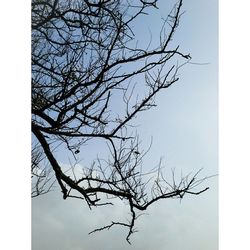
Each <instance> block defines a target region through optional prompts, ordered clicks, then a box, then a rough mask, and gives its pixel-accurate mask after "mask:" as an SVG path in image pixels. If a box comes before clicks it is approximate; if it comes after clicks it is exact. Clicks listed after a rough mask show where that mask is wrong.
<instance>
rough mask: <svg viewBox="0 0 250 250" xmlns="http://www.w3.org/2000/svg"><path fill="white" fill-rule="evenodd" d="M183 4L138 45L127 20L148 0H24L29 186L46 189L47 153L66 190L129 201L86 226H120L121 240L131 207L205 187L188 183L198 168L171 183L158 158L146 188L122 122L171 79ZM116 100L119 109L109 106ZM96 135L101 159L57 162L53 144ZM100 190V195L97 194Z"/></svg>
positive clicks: (94, 199) (69, 145) (91, 200)
mask: <svg viewBox="0 0 250 250" xmlns="http://www.w3.org/2000/svg"><path fill="white" fill-rule="evenodd" d="M181 6H182V0H180V1H178V2H177V4H176V5H175V6H174V8H173V10H172V11H171V13H170V14H169V16H168V17H167V18H166V20H165V21H164V23H163V27H162V30H161V33H160V40H159V44H158V46H156V47H155V48H154V49H149V47H148V48H146V49H145V48H141V47H139V46H138V43H137V42H136V34H134V32H133V25H134V23H135V20H136V19H138V18H140V16H142V15H146V14H147V13H148V11H149V10H150V9H152V8H157V1H156V0H152V1H142V0H136V1H132V0H72V1H67V0H47V1H41V0H33V1H32V133H33V140H34V145H36V146H34V147H33V150H32V173H33V176H36V178H35V179H36V182H35V183H34V186H33V188H34V189H33V193H32V194H33V196H36V195H39V194H42V193H46V192H47V191H48V190H49V189H50V186H49V188H48V189H46V188H45V184H46V183H47V181H48V178H50V177H48V175H47V174H48V172H47V170H45V169H44V170H43V169H41V167H40V166H41V163H43V164H44V162H47V163H49V166H50V167H51V169H52V170H53V175H54V176H55V180H56V182H57V183H58V184H59V186H60V188H61V191H62V193H63V198H64V199H66V198H68V197H71V198H80V199H84V200H85V201H86V203H87V204H88V206H89V207H90V208H91V207H93V206H102V205H109V204H111V202H110V200H109V198H110V197H117V198H120V199H123V200H124V201H126V202H127V204H128V206H129V208H130V212H131V220H130V221H129V222H128V223H123V222H112V223H111V224H110V225H107V226H104V227H102V228H100V229H96V230H94V232H96V231H100V230H103V229H109V228H110V227H112V226H114V225H121V226H126V227H128V228H129V232H128V235H127V241H128V242H129V238H130V236H131V234H132V233H133V232H134V224H135V220H136V218H137V216H138V215H137V212H138V211H144V210H146V209H147V208H148V207H149V206H150V205H151V204H153V203H154V202H156V201H158V200H160V199H166V198H183V196H184V195H185V194H200V193H201V192H204V191H205V190H206V189H203V190H199V191H197V192H195V191H192V190H193V188H194V187H196V185H197V184H199V182H200V181H199V180H198V179H197V176H196V175H194V176H186V177H185V178H182V179H181V181H180V182H179V183H178V184H176V183H175V182H174V181H173V183H171V184H170V183H169V182H167V181H166V180H165V179H164V176H163V174H162V172H161V168H160V167H159V168H158V170H157V171H156V176H157V177H156V179H155V181H153V185H152V188H151V189H149V187H148V184H149V182H151V183H152V181H151V179H150V181H147V180H146V179H145V176H148V175H145V174H143V173H142V171H141V166H142V159H143V156H144V154H145V152H143V150H140V149H139V140H138V136H137V135H135V134H134V133H133V131H132V130H131V127H130V126H132V125H133V120H134V118H135V117H136V116H137V115H138V114H139V113H141V112H142V111H145V110H148V109H150V108H151V107H154V106H155V96H156V95H157V93H158V92H160V91H162V90H164V89H167V88H169V87H170V86H171V85H172V84H174V83H175V82H177V81H178V77H177V72H178V69H179V66H178V64H177V63H176V61H177V59H178V58H179V60H184V62H185V61H188V60H189V59H190V55H189V54H183V53H182V52H180V51H179V47H178V46H177V47H174V48H171V40H172V39H173V35H174V33H175V31H176V29H177V27H178V24H179V19H180V16H181V14H182V13H181ZM167 25H168V26H167ZM176 58H177V59H176ZM136 79H137V80H139V81H140V89H143V86H144V90H145V93H146V94H145V96H142V95H141V94H140V95H138V96H137V95H136V93H135V88H136V87H135V86H136V85H135V82H136ZM130 86H132V87H130ZM115 107H119V108H120V107H123V110H120V112H119V113H116V112H114V109H115ZM100 139H101V140H104V141H106V143H107V147H108V150H109V155H110V156H109V157H107V159H99V158H98V159H96V160H95V161H94V162H93V164H92V165H91V166H88V167H86V168H84V169H83V173H82V176H80V177H79V176H77V175H74V176H69V175H67V173H66V172H65V171H63V169H62V166H61V164H60V162H59V160H58V159H57V156H56V153H55V151H54V148H55V147H56V146H55V145H59V144H60V145H64V146H65V148H66V149H67V151H68V152H70V153H71V154H72V155H73V156H74V157H76V156H77V155H78V154H79V153H80V152H81V150H82V147H83V146H84V145H86V143H87V142H88V141H92V142H94V141H95V140H100ZM39 163H40V164H39ZM39 169H40V170H39ZM46 169H47V168H46ZM148 174H149V175H150V173H148ZM103 194H105V195H106V198H107V199H104V200H103V197H104V196H103Z"/></svg>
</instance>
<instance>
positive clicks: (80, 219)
mask: <svg viewBox="0 0 250 250" xmlns="http://www.w3.org/2000/svg"><path fill="white" fill-rule="evenodd" d="M172 3H174V1H164V0H161V1H159V5H158V6H159V8H160V9H159V10H158V14H157V15H158V18H157V17H156V12H155V13H153V16H152V17H149V16H148V18H149V19H145V20H142V21H141V23H140V22H138V23H137V24H138V27H137V29H138V32H140V33H141V34H140V35H141V37H142V40H144V41H145V40H147V38H148V36H147V32H144V28H145V27H149V28H150V30H151V32H152V35H153V39H154V33H155V34H157V30H159V29H160V23H159V17H160V16H166V15H167V14H168V10H169V8H170V7H171V4H172ZM183 10H185V14H184V15H183V16H182V19H181V23H180V26H179V29H178V31H177V33H176V34H175V42H176V43H177V44H180V48H181V51H183V52H184V53H190V54H191V56H192V59H193V60H192V61H193V62H197V63H208V64H204V65H194V64H192V65H191V64H190V65H186V66H185V67H183V68H182V69H181V71H180V80H179V81H178V82H177V84H175V85H173V86H172V87H171V88H169V89H168V90H167V91H165V92H162V93H160V95H159V96H158V97H157V98H156V102H157V104H158V107H157V108H154V109H152V110H150V111H149V112H146V113H145V112H144V113H142V115H141V116H139V117H138V119H137V120H136V123H137V124H139V125H140V127H139V128H138V129H137V130H138V132H139V133H140V137H141V139H143V140H144V142H145V144H147V143H148V144H149V142H150V138H151V136H152V137H153V145H152V148H151V150H150V152H149V153H148V155H147V157H146V158H145V160H144V162H145V165H146V166H145V167H146V168H147V167H148V168H152V166H154V165H156V164H157V163H158V161H159V159H160V157H163V162H164V165H165V166H166V167H167V169H169V170H171V168H176V170H177V173H178V171H180V170H182V171H183V172H184V173H189V172H190V171H194V172H195V171H197V170H198V169H200V168H203V172H202V173H201V175H203V176H206V175H212V174H216V173H217V172H218V169H217V168H218V166H217V164H218V162H217V157H218V155H217V152H218V145H217V144H218V143H217V122H218V121H217V115H218V103H217V94H218V93H217V67H218V65H217V64H218V62H217V60H218V55H217V52H218V51H217V49H218V48H217V39H218V38H217V22H218V19H217V18H218V17H217V1H216V0H209V1H205V0H203V1H202V0H186V1H184V4H183ZM146 20H147V21H146ZM142 23H143V25H142ZM152 121H155V122H152ZM90 153H95V152H90ZM204 185H207V186H209V187H210V190H209V191H207V192H206V193H203V194H202V195H200V196H197V197H193V196H189V197H188V196H186V197H185V198H184V199H183V200H182V202H181V203H180V201H178V200H165V201H161V202H159V203H156V204H155V205H154V206H152V207H150V209H149V210H148V211H147V215H145V216H142V217H140V219H138V220H137V224H136V228H137V229H138V231H139V232H138V233H135V234H134V235H132V236H131V242H132V245H131V246H130V245H128V243H127V242H126V241H125V237H126V234H127V231H126V229H123V228H119V227H117V228H113V229H111V230H109V231H103V232H101V233H96V234H94V235H88V232H89V231H91V230H93V229H94V228H96V227H98V226H103V225H105V224H108V223H109V222H110V220H111V219H113V217H115V218H119V217H120V218H123V216H124V215H125V216H127V217H129V216H128V211H127V208H126V207H125V206H123V205H122V204H117V207H112V209H111V208H110V207H107V208H98V209H93V210H92V211H89V209H88V208H87V206H86V205H85V204H84V203H83V202H81V201H76V200H66V201H64V200H62V197H61V194H60V191H54V192H51V193H49V194H48V195H45V196H41V197H38V198H35V199H33V201H32V206H33V207H32V234H33V235H32V244H33V246H32V249H33V250H44V249H47V250H52V249H53V250H54V249H55V250H90V249H91V250H92V249H93V250H111V249H119V250H124V249H135V250H142V249H143V250H151V249H158V250H161V249H162V250H163V249H164V250H165V249H168V250H189V249H190V250H200V249H202V250H216V249H218V246H217V245H218V225H217V219H218V218H217V216H218V214H217V205H218V204H217V198H218V197H217V191H218V190H217V179H216V178H213V179H210V180H208V181H207V182H206V183H204Z"/></svg>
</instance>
